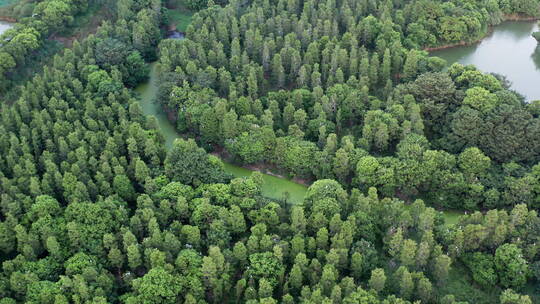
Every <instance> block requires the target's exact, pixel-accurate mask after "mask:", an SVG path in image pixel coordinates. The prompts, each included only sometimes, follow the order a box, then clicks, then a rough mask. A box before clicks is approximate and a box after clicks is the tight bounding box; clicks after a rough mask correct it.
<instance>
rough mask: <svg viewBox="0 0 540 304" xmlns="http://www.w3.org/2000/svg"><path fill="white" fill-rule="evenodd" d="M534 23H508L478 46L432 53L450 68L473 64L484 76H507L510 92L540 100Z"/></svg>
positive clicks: (539, 51) (539, 49)
mask: <svg viewBox="0 0 540 304" xmlns="http://www.w3.org/2000/svg"><path fill="white" fill-rule="evenodd" d="M537 30H538V25H537V22H536V21H508V22H503V23H502V24H500V25H498V26H496V27H495V28H493V32H492V33H491V34H490V35H489V36H488V37H486V38H485V39H484V40H482V41H481V42H479V43H476V44H473V45H468V46H458V47H453V48H448V49H444V50H439V51H434V52H432V53H431V55H432V56H438V57H441V58H443V59H445V60H446V61H447V62H448V63H449V64H452V63H455V62H459V63H461V64H474V65H475V66H477V67H478V69H480V70H481V71H483V72H488V73H497V74H501V75H504V76H506V78H507V79H508V80H509V81H510V82H511V89H513V90H515V91H517V92H519V93H520V94H521V95H523V96H525V98H526V99H527V100H529V101H530V100H539V99H540V47H539V46H538V45H539V44H538V42H537V41H536V39H534V38H533V37H532V36H531V34H532V33H533V32H534V31H537Z"/></svg>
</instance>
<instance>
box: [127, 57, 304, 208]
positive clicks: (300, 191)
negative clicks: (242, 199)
mask: <svg viewBox="0 0 540 304" xmlns="http://www.w3.org/2000/svg"><path fill="white" fill-rule="evenodd" d="M150 67H151V69H150V79H149V80H148V82H146V83H144V84H141V85H140V86H138V87H137V88H136V89H135V91H137V92H138V93H139V94H140V98H139V104H140V105H141V109H142V112H143V113H144V114H145V115H151V116H154V117H156V120H157V122H158V125H159V128H160V130H161V134H162V135H163V137H164V138H165V147H166V148H167V149H170V148H171V147H172V144H173V142H174V140H175V139H177V138H179V137H181V135H180V134H179V133H178V132H177V131H176V129H175V128H174V126H173V124H172V123H171V122H170V121H169V120H168V119H167V115H166V114H165V113H164V112H163V110H162V109H161V107H160V106H159V105H158V104H157V103H155V102H154V100H155V97H156V95H157V91H158V83H157V81H158V71H157V65H156V64H155V63H153V64H151V66H150ZM224 164H225V171H227V172H229V173H231V174H232V175H234V176H236V177H247V176H250V175H251V173H252V172H253V171H251V170H249V169H246V168H242V167H239V166H235V165H233V164H231V163H227V162H224ZM263 181H264V183H263V186H262V195H263V196H265V197H268V198H271V199H275V200H282V199H284V198H287V201H288V202H290V203H293V204H298V203H301V202H302V200H303V199H304V195H305V193H306V191H307V187H306V186H304V185H301V184H298V183H295V182H293V181H290V180H288V179H285V178H279V177H276V176H272V175H268V174H263Z"/></svg>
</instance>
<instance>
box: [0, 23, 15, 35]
mask: <svg viewBox="0 0 540 304" xmlns="http://www.w3.org/2000/svg"><path fill="white" fill-rule="evenodd" d="M12 26H13V25H12V24H11V23H7V22H3V21H0V35H2V34H3V33H4V32H5V31H7V30H8V29H10V28H11V27H12Z"/></svg>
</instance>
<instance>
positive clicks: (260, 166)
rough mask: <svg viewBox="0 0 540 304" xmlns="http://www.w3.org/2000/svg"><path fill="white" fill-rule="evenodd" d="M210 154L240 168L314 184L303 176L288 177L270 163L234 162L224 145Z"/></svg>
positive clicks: (305, 183) (309, 184)
mask: <svg viewBox="0 0 540 304" xmlns="http://www.w3.org/2000/svg"><path fill="white" fill-rule="evenodd" d="M210 154H212V155H214V156H217V157H219V159H221V161H222V162H226V163H228V164H231V165H233V166H237V167H239V168H243V169H247V170H250V171H257V172H260V173H263V174H266V175H270V176H273V177H277V178H281V179H284V180H287V181H290V182H293V183H296V184H299V185H302V186H305V187H309V186H311V184H313V183H312V182H311V181H310V180H309V179H303V178H298V177H293V178H288V177H287V176H285V175H282V174H279V173H276V172H275V171H272V170H271V169H272V168H273V166H271V165H268V164H266V163H257V164H249V165H246V164H237V163H234V162H232V161H231V160H230V155H229V153H228V152H227V151H226V150H225V149H224V148H223V147H218V149H217V150H215V151H214V152H211V153H210Z"/></svg>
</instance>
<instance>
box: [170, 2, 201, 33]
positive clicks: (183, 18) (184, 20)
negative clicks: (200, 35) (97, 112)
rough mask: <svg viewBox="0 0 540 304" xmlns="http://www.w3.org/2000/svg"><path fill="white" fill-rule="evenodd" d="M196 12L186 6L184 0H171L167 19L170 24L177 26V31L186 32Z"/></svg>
mask: <svg viewBox="0 0 540 304" xmlns="http://www.w3.org/2000/svg"><path fill="white" fill-rule="evenodd" d="M194 13H195V12H194V11H192V10H190V9H188V8H187V7H186V6H185V4H184V2H183V1H182V0H169V1H168V2H167V13H166V14H167V20H168V21H169V25H171V26H174V27H176V30H177V31H180V32H185V31H186V30H187V27H188V25H189V24H190V23H191V18H192V17H193V14H194Z"/></svg>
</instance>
